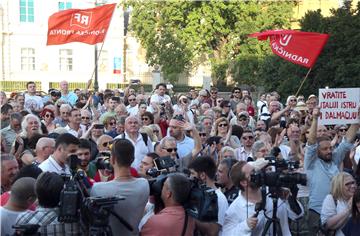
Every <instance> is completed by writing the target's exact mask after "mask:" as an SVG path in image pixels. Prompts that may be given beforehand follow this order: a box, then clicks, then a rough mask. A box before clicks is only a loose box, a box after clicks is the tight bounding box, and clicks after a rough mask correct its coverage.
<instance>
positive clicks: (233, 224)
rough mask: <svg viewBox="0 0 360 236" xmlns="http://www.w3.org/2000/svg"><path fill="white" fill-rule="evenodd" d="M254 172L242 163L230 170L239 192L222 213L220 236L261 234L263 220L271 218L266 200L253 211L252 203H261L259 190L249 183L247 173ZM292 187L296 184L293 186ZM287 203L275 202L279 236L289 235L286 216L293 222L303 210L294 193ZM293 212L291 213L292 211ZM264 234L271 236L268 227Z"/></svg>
mask: <svg viewBox="0 0 360 236" xmlns="http://www.w3.org/2000/svg"><path fill="white" fill-rule="evenodd" d="M254 172H255V167H254V166H253V165H251V164H249V163H247V162H245V161H239V162H238V163H236V164H235V165H234V166H233V167H232V169H231V171H230V176H231V179H232V181H233V183H234V185H235V186H237V187H239V188H240V190H241V192H240V194H239V196H238V197H237V198H236V199H235V201H234V202H233V203H232V204H231V205H230V207H229V209H228V210H227V211H226V214H225V221H224V227H223V231H222V235H224V236H225V235H226V236H236V235H254V236H255V235H261V234H262V233H263V231H264V227H265V224H266V219H267V218H266V217H265V215H267V216H268V217H271V216H272V213H273V210H274V209H273V201H272V200H271V198H270V197H266V198H265V199H264V200H265V207H264V208H263V209H264V210H263V211H261V212H260V213H259V212H257V213H256V212H255V205H256V203H260V202H262V200H263V197H262V192H261V189H260V187H259V186H258V185H257V183H255V182H251V174H252V173H254ZM295 186H296V185H295ZM292 192H293V194H292V195H290V197H289V199H288V200H281V199H280V200H278V202H277V203H278V204H277V214H276V217H277V218H278V221H277V222H279V223H280V224H279V225H278V227H281V229H279V228H278V230H281V232H282V235H283V236H291V233H290V229H289V224H288V217H289V218H291V219H297V218H299V217H301V216H302V215H303V209H302V208H301V205H300V203H299V202H298V201H297V200H296V193H297V191H295V190H294V191H292ZM292 209H294V210H292ZM273 224H274V223H272V225H271V227H270V228H269V230H268V231H267V233H269V235H272V231H273V229H272V227H273Z"/></svg>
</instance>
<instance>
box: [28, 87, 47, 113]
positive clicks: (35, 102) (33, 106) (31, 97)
mask: <svg viewBox="0 0 360 236" xmlns="http://www.w3.org/2000/svg"><path fill="white" fill-rule="evenodd" d="M26 89H27V93H25V104H24V107H25V108H26V109H28V110H29V111H34V112H40V111H41V110H42V109H43V107H44V103H43V100H42V98H41V97H40V96H37V95H36V84H35V82H33V81H30V82H27V84H26Z"/></svg>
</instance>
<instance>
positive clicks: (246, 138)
mask: <svg viewBox="0 0 360 236" xmlns="http://www.w3.org/2000/svg"><path fill="white" fill-rule="evenodd" d="M242 139H244V140H252V139H254V137H253V136H243V137H242Z"/></svg>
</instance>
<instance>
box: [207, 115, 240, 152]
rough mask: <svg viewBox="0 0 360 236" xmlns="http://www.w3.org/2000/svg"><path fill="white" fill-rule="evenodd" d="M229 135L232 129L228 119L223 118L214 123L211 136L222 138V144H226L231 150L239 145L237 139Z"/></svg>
mask: <svg viewBox="0 0 360 236" xmlns="http://www.w3.org/2000/svg"><path fill="white" fill-rule="evenodd" d="M231 133H232V128H231V126H230V123H229V121H228V119H226V118H225V117H220V118H219V119H217V120H216V121H215V126H214V130H213V132H212V135H211V136H220V137H222V138H223V139H224V140H225V141H224V143H225V144H228V145H229V146H230V147H232V148H238V147H240V145H241V143H240V140H239V138H238V137H236V136H235V135H231Z"/></svg>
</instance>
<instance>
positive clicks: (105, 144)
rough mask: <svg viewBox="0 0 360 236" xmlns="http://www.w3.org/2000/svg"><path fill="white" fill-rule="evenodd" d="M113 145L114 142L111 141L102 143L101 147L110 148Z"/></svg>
mask: <svg viewBox="0 0 360 236" xmlns="http://www.w3.org/2000/svg"><path fill="white" fill-rule="evenodd" d="M111 143H112V142H111V141H110V142H105V143H102V144H101V145H102V146H103V147H109V146H110V144H111Z"/></svg>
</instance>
